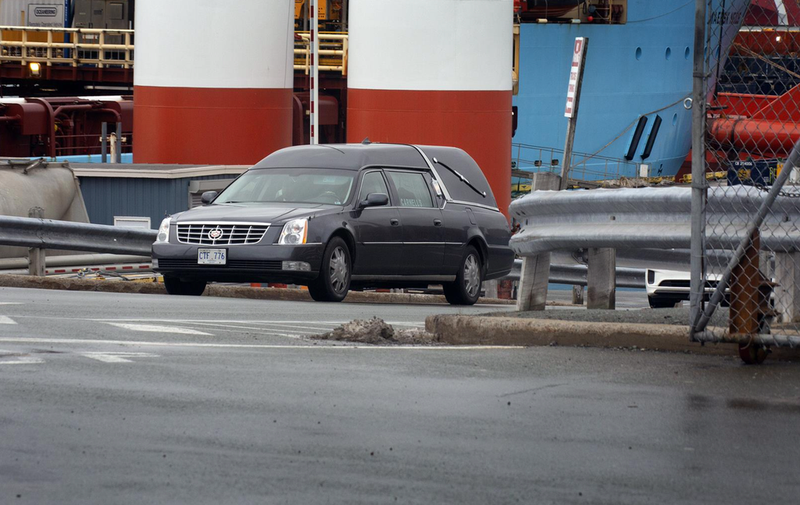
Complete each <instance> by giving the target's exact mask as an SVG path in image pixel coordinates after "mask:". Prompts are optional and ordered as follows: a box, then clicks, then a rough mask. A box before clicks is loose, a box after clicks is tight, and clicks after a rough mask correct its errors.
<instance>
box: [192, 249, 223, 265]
mask: <svg viewBox="0 0 800 505" xmlns="http://www.w3.org/2000/svg"><path fill="white" fill-rule="evenodd" d="M227 261H228V251H227V250H226V249H198V250H197V264H199V265H224V264H226V263H227Z"/></svg>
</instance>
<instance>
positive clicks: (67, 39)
mask: <svg viewBox="0 0 800 505" xmlns="http://www.w3.org/2000/svg"><path fill="white" fill-rule="evenodd" d="M133 33H134V32H133V30H105V29H95V28H42V27H32V26H0V62H2V63H5V62H17V63H19V64H20V65H22V66H30V69H31V76H32V77H38V72H39V71H40V66H41V65H45V66H48V67H51V66H72V67H78V66H86V65H90V66H94V67H97V68H109V67H115V68H125V69H130V68H133ZM32 64H39V66H36V65H32Z"/></svg>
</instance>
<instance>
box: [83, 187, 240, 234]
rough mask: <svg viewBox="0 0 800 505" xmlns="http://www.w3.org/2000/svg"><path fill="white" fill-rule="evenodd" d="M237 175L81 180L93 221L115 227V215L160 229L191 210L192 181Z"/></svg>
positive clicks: (90, 218)
mask: <svg viewBox="0 0 800 505" xmlns="http://www.w3.org/2000/svg"><path fill="white" fill-rule="evenodd" d="M233 178H235V176H233V175H212V176H207V177H191V178H185V179H134V178H119V177H80V178H79V180H80V183H81V192H82V193H83V199H84V201H85V202H86V210H87V211H88V213H89V221H90V222H92V223H94V224H110V225H113V224H114V216H142V217H150V223H151V226H152V227H153V228H158V225H159V224H160V223H161V220H162V219H164V217H165V216H166V215H169V214H174V213H176V212H182V211H184V210H187V209H188V208H189V182H190V181H204V180H212V179H233Z"/></svg>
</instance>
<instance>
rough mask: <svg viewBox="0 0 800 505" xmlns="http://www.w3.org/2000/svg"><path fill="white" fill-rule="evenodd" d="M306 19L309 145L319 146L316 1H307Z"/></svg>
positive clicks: (317, 17)
mask: <svg viewBox="0 0 800 505" xmlns="http://www.w3.org/2000/svg"><path fill="white" fill-rule="evenodd" d="M308 13H309V16H308V18H309V19H310V20H311V24H310V27H309V36H310V39H311V76H310V78H311V83H310V84H311V85H310V86H309V88H308V89H309V91H310V92H311V93H310V95H311V96H310V97H309V102H310V104H309V115H310V116H311V117H310V118H309V119H310V121H309V123H310V124H311V131H310V132H309V138H310V139H311V142H310V143H311V145H315V144H319V138H318V137H317V133H318V132H319V114H318V111H317V102H319V60H318V58H319V38H318V37H317V32H318V31H319V10H318V9H317V0H308Z"/></svg>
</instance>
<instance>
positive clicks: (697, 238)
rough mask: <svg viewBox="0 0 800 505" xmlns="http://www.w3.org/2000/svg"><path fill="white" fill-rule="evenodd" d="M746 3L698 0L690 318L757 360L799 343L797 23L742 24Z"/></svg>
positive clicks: (698, 331)
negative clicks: (696, 195) (698, 110)
mask: <svg viewBox="0 0 800 505" xmlns="http://www.w3.org/2000/svg"><path fill="white" fill-rule="evenodd" d="M703 4H704V5H703ZM748 4H749V2H747V1H744V2H741V5H737V3H736V2H735V1H733V2H731V1H728V2H718V1H709V0H701V1H699V2H698V4H697V8H698V20H700V19H705V23H704V26H703V28H702V30H703V32H704V41H703V42H704V47H705V48H706V50H705V52H704V53H703V54H702V55H701V56H700V57H699V58H698V59H696V60H695V71H697V70H698V69H699V68H702V76H703V77H702V84H700V81H699V79H698V73H697V72H696V73H695V76H696V79H695V107H697V106H700V107H701V108H702V112H703V114H702V115H696V116H695V123H696V124H695V127H696V129H695V144H694V149H695V151H698V149H699V151H700V152H699V153H697V152H696V153H695V156H694V165H695V166H694V167H693V179H701V180H693V182H692V184H693V188H694V190H695V191H701V192H702V199H698V200H696V201H695V202H694V205H693V215H694V216H695V218H696V219H695V220H694V221H693V252H694V253H695V254H693V257H692V262H693V265H692V266H693V270H692V273H693V275H692V277H693V278H692V316H691V318H692V320H691V324H692V329H693V339H694V340H696V341H701V342H732V343H738V344H739V353H740V356H741V357H742V359H743V360H744V361H745V362H748V363H758V362H761V361H763V359H764V358H765V357H766V355H767V354H768V352H769V351H770V349H771V348H772V347H780V346H789V347H798V346H800V230H799V229H798V222H800V169H798V168H797V166H798V165H800V151H798V148H797V147H796V144H797V143H798V141H800V86H798V83H800V73H798V72H797V70H798V69H800V56H799V55H798V51H797V48H798V45H797V44H798V43H800V33H798V31H797V30H796V28H792V27H788V26H773V27H747V26H745V27H740V26H739V25H741V24H743V23H744V22H745V21H746V19H747V18H746V15H745V13H746V9H747V6H748ZM701 8H705V16H704V17H701V12H700V10H701ZM733 28H735V31H732V29H733ZM698 33H700V30H698ZM695 47H698V46H697V45H696V46H695ZM700 59H702V62H700ZM701 65H702V67H700V66H701ZM698 86H701V89H697V88H698ZM703 95H705V100H702V102H705V103H699V102H700V100H698V99H699V98H701V97H702V96H703ZM698 117H699V118H700V119H701V122H702V120H704V121H705V125H702V124H701V125H698V124H697V122H698V121H697V119H698ZM698 126H699V127H698ZM698 216H699V217H698ZM698 253H699V254H698ZM698 274H699V277H700V278H698Z"/></svg>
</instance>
